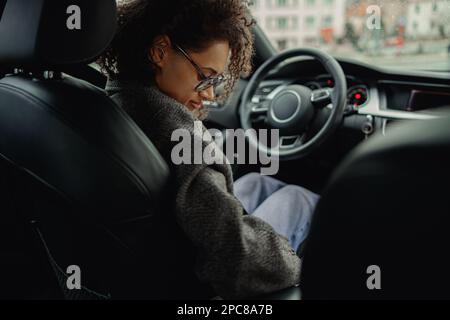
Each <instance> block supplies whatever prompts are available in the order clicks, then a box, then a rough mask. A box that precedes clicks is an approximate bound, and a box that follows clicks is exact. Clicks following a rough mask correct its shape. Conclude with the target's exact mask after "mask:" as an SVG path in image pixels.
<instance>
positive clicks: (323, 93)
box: [311, 88, 333, 108]
mask: <svg viewBox="0 0 450 320" xmlns="http://www.w3.org/2000/svg"><path fill="white" fill-rule="evenodd" d="M332 95H333V89H331V88H323V89H317V90H313V91H312V92H311V102H312V104H313V105H314V106H315V107H318V108H323V107H327V106H329V105H330V104H331V96H332Z"/></svg>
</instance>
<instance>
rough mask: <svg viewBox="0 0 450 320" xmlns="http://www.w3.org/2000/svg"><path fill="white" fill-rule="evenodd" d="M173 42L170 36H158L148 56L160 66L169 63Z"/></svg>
mask: <svg viewBox="0 0 450 320" xmlns="http://www.w3.org/2000/svg"><path fill="white" fill-rule="evenodd" d="M170 48H171V42H170V39H169V37H168V36H157V37H156V38H155V40H154V41H153V44H152V46H151V47H150V48H149V52H148V58H149V60H150V61H151V62H152V63H154V64H155V65H156V66H158V67H159V68H163V67H164V65H165V64H166V63H167V59H168V52H169V50H170Z"/></svg>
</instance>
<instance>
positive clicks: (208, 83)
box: [174, 44, 227, 92]
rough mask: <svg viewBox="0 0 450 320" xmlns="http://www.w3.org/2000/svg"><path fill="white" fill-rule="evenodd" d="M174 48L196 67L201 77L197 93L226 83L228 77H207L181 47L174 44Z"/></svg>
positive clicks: (196, 87) (219, 75)
mask: <svg viewBox="0 0 450 320" xmlns="http://www.w3.org/2000/svg"><path fill="white" fill-rule="evenodd" d="M174 47H175V48H176V49H177V50H178V51H180V52H181V54H182V55H183V56H184V57H185V58H186V59H187V60H188V61H189V62H190V63H191V64H192V65H193V66H194V68H195V70H196V71H197V73H198V75H199V77H200V83H199V84H198V85H196V86H195V88H194V90H195V91H197V92H201V91H204V90H206V89H208V88H210V87H213V88H214V89H215V88H217V87H218V86H219V85H221V84H222V83H224V82H225V80H226V79H227V77H226V76H225V75H223V74H218V75H212V76H206V75H205V74H204V73H203V72H202V69H201V68H200V67H199V65H198V64H196V63H195V62H194V60H192V58H191V57H190V56H189V55H188V54H187V52H186V51H184V50H183V49H182V48H181V47H180V46H178V45H176V44H174Z"/></svg>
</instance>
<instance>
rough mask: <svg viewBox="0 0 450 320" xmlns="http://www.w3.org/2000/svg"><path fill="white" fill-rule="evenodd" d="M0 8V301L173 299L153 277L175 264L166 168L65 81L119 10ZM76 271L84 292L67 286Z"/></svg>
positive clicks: (86, 88) (80, 86)
mask: <svg viewBox="0 0 450 320" xmlns="http://www.w3.org/2000/svg"><path fill="white" fill-rule="evenodd" d="M73 5H76V6H78V8H79V9H80V12H79V13H80V15H79V16H78V18H79V19H80V21H81V24H80V26H81V28H80V29H77V28H75V29H70V28H68V23H69V22H68V21H69V20H70V17H71V14H68V13H67V12H69V11H70V10H68V8H69V7H71V6H72V8H73ZM0 6H1V10H0V12H1V13H2V14H1V16H0V66H1V68H2V69H10V68H15V71H14V73H10V74H7V75H6V76H4V77H2V78H0V205H1V209H0V212H1V218H2V223H1V224H0V274H2V275H3V277H2V285H1V289H0V297H1V298H7V299H55V298H56V299H58V298H65V299H108V298H116V299H123V298H135V297H146V298H164V297H172V296H174V291H175V290H174V289H175V288H178V286H180V283H182V282H180V279H181V280H182V279H184V278H187V277H185V275H183V274H181V275H178V274H175V275H174V276H173V277H169V278H168V277H161V274H167V273H168V272H169V273H170V272H174V270H173V268H172V267H171V266H175V265H177V263H176V261H175V260H176V259H178V258H179V257H177V256H176V255H175V254H173V252H175V250H179V248H175V245H174V242H175V240H176V239H172V238H171V236H170V234H171V233H170V232H168V231H167V230H173V225H174V224H173V222H172V221H171V217H170V215H168V214H164V213H166V212H167V211H165V210H164V204H165V203H166V201H165V200H164V194H165V193H164V190H165V187H166V185H167V183H168V181H169V169H168V166H167V164H166V163H165V162H164V161H163V159H162V157H161V156H160V154H159V153H158V151H157V150H156V148H155V147H154V146H153V145H152V143H151V142H150V141H149V140H148V139H147V137H146V136H145V135H144V134H143V132H142V131H141V130H140V129H139V128H138V127H137V126H136V124H135V123H134V122H133V121H132V120H131V119H130V118H129V117H128V116H127V114H126V113H125V112H124V111H123V110H122V109H121V108H119V107H118V106H117V105H116V104H115V103H114V102H113V101H112V100H111V99H110V98H109V97H107V95H106V94H105V92H104V91H103V90H101V89H99V88H98V87H96V86H94V85H92V84H90V83H87V82H85V81H83V80H80V79H76V78H73V77H71V76H68V75H67V74H64V73H63V71H64V70H65V68H68V67H71V68H73V67H74V66H77V65H84V64H87V63H89V62H92V61H94V59H95V58H96V57H97V56H98V55H99V54H100V53H102V52H103V51H104V50H105V49H106V48H107V46H108V45H109V43H110V41H111V40H112V38H113V36H114V33H115V29H116V2H115V0H96V1H91V0H58V1H51V0H33V1H29V0H10V1H6V2H5V1H0ZM74 12H75V11H74ZM75 18H76V17H75ZM168 228H171V229H168ZM161 243H165V245H164V246H161V245H160V244H161ZM71 266H72V267H71ZM73 266H75V267H79V271H81V273H78V274H79V275H80V276H81V277H80V278H79V279H80V280H81V281H80V282H79V284H81V288H80V290H76V289H74V290H70V289H69V288H68V286H67V281H68V280H69V279H70V276H71V275H74V274H75V273H74V271H73V270H75V269H73V268H74V267H73ZM72 284H74V285H78V282H77V281H75V280H74V282H73V283H72ZM177 293H178V292H177Z"/></svg>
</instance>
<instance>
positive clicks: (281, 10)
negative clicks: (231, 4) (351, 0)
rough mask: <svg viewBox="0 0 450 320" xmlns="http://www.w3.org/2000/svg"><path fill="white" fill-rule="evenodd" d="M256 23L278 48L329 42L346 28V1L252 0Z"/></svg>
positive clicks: (339, 35)
mask: <svg viewBox="0 0 450 320" xmlns="http://www.w3.org/2000/svg"><path fill="white" fill-rule="evenodd" d="M252 2H253V5H252V6H251V8H252V12H253V14H254V16H255V19H256V20H257V22H258V24H259V25H260V26H261V27H262V28H263V30H264V31H265V32H266V34H267V36H268V37H269V39H271V41H272V42H273V43H274V44H275V45H276V46H277V47H278V48H279V49H280V50H283V49H287V48H293V47H300V46H317V45H319V44H323V43H332V42H333V41H334V40H336V39H338V38H340V37H342V36H343V35H344V31H345V4H346V0H252Z"/></svg>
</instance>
